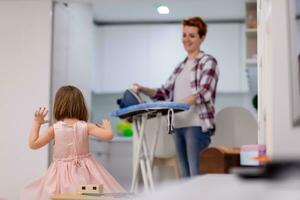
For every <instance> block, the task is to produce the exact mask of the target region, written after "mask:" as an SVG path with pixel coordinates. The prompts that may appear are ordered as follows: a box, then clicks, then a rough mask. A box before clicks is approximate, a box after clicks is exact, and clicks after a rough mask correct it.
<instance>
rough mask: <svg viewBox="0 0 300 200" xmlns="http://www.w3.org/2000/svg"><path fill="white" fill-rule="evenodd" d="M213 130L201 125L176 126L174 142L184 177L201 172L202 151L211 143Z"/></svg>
mask: <svg viewBox="0 0 300 200" xmlns="http://www.w3.org/2000/svg"><path fill="white" fill-rule="evenodd" d="M210 137H211V131H210V130H209V131H207V132H203V131H202V128H201V127H185V128H176V129H175V133H174V136H173V138H174V142H175V147H176V152H177V158H178V161H179V166H180V171H181V176H182V177H190V176H195V175H198V174H200V152H201V151H202V150H203V149H205V148H207V147H208V145H209V144H210V141H211V140H210Z"/></svg>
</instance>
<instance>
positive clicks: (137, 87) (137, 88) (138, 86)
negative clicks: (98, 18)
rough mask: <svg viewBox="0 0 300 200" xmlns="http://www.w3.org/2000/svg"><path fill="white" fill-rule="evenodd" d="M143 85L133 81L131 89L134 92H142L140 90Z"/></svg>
mask: <svg viewBox="0 0 300 200" xmlns="http://www.w3.org/2000/svg"><path fill="white" fill-rule="evenodd" d="M143 88H144V87H143V86H142V85H140V84H138V83H134V84H133V85H132V89H133V91H134V92H135V93H137V94H138V93H140V92H142V90H143Z"/></svg>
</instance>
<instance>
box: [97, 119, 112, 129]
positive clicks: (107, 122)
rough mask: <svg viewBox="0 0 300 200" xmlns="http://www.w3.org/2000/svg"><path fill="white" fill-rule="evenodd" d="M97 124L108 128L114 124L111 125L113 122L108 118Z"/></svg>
mask: <svg viewBox="0 0 300 200" xmlns="http://www.w3.org/2000/svg"><path fill="white" fill-rule="evenodd" d="M97 126H99V127H101V128H104V129H106V130H111V129H112V126H111V122H110V121H109V120H107V119H104V120H102V123H101V124H97Z"/></svg>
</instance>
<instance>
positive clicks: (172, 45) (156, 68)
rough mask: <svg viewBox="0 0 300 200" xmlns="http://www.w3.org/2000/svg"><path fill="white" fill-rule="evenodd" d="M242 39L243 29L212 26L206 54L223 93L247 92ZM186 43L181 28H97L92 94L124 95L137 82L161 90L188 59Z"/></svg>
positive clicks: (241, 26) (210, 25)
mask: <svg viewBox="0 0 300 200" xmlns="http://www.w3.org/2000/svg"><path fill="white" fill-rule="evenodd" d="M243 34H244V25H243V24H242V23H216V24H208V35H207V37H206V39H205V41H204V43H203V44H202V46H201V49H202V50H203V51H205V52H206V53H209V54H211V55H213V56H214V57H216V59H217V60H218V66H219V69H220V78H219V84H218V92H247V91H248V85H247V79H246V72H245V68H244V65H243V49H244V37H243ZM181 37H182V27H181V25H180V24H153V25H134V24H133V25H109V26H107V25H106V26H98V27H96V40H95V41H96V44H95V45H96V62H95V66H94V70H93V73H92V77H93V78H92V83H93V84H92V89H93V91H94V92H96V93H119V92H123V91H124V90H126V89H127V88H129V87H131V85H132V84H133V83H135V82H137V83H140V84H144V85H146V86H149V87H159V86H161V85H162V84H164V83H165V82H166V81H167V79H168V77H169V76H170V75H171V73H172V71H173V70H174V68H175V67H176V66H177V64H178V63H179V62H180V61H182V60H183V59H184V58H185V57H186V52H185V50H184V48H183V46H182V42H181Z"/></svg>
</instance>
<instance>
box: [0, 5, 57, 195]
mask: <svg viewBox="0 0 300 200" xmlns="http://www.w3.org/2000/svg"><path fill="white" fill-rule="evenodd" d="M51 8H52V7H51V2H50V1H46V0H44V1H38V0H15V1H10V0H2V1H0V44H1V45H0V55H1V59H0V82H1V84H0V92H1V98H0V110H1V112H0V122H1V134H0V149H1V150H0V160H1V161H0V163H1V164H0V177H1V182H0V197H3V198H6V199H11V200H15V199H18V196H19V192H20V189H21V187H22V186H23V185H24V184H25V183H26V182H28V181H29V180H32V179H33V178H36V177H38V176H41V175H42V174H43V173H44V172H45V170H46V169H47V160H48V151H47V146H45V147H44V148H42V149H41V150H37V151H34V150H31V149H29V147H28V132H29V130H30V127H31V124H32V120H33V113H34V111H35V109H36V108H37V107H38V106H46V107H49V97H50V89H49V88H50V58H51V51H50V49H51Z"/></svg>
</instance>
